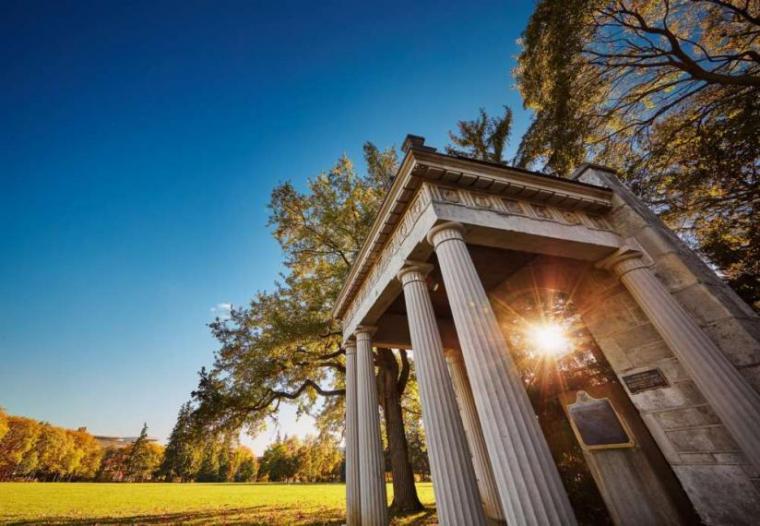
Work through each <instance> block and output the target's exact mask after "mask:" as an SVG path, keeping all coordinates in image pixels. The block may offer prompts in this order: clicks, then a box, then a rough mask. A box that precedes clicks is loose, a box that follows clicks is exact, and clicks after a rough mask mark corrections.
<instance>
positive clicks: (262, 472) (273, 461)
mask: <svg viewBox="0 0 760 526" xmlns="http://www.w3.org/2000/svg"><path fill="white" fill-rule="evenodd" d="M300 449H301V443H300V441H299V440H298V438H296V437H291V438H288V437H285V438H284V439H280V438H279V437H278V439H277V440H276V441H275V442H273V443H272V444H270V445H269V446H268V447H267V448H266V450H264V455H263V456H262V457H261V465H260V466H259V476H261V477H263V479H264V480H269V481H271V482H291V481H294V479H295V478H296V475H298V472H299V470H300V469H301V463H302V462H303V458H302V457H301V455H300V454H299V453H300Z"/></svg>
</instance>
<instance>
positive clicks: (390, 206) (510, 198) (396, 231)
mask: <svg viewBox="0 0 760 526" xmlns="http://www.w3.org/2000/svg"><path fill="white" fill-rule="evenodd" d="M611 198H612V193H611V192H610V190H608V189H606V188H604V187H600V186H597V185H593V184H588V183H581V182H577V181H570V180H567V179H560V178H557V177H551V176H547V175H543V174H537V173H532V172H527V171H523V170H518V169H514V168H509V167H506V166H500V165H494V164H491V163H482V162H478V161H472V160H466V159H458V158H452V157H450V156H445V155H441V154H437V153H435V152H431V151H426V150H417V149H411V150H410V151H409V152H408V153H407V156H406V157H405V158H404V161H403V163H402V165H401V168H400V169H399V173H398V175H397V177H396V179H395V181H394V184H393V185H392V187H391V189H390V190H389V193H388V197H387V198H386V199H385V201H384V202H383V205H382V206H381V209H380V212H379V214H378V218H377V220H376V221H375V224H374V225H373V228H372V230H371V232H370V235H369V236H368V238H367V240H366V242H365V244H364V246H363V247H362V250H361V251H360V253H359V255H358V257H357V260H356V262H355V263H354V265H353V267H352V269H351V272H350V273H349V276H348V279H347V280H346V284H345V285H344V287H343V290H342V291H341V294H340V295H339V297H338V300H337V302H336V306H335V309H334V311H333V314H334V316H335V317H336V318H337V319H340V320H343V327H344V337H346V338H347V337H349V336H350V334H351V332H352V331H353V329H355V328H356V326H357V325H359V324H360V323H362V322H364V321H366V320H364V319H363V318H364V317H365V315H366V314H367V312H368V311H369V309H370V307H372V305H366V303H367V300H368V299H369V300H371V301H370V302H369V303H373V302H374V301H375V300H376V298H377V297H378V296H379V295H380V293H381V292H382V291H383V290H384V289H385V288H386V287H387V286H388V284H389V283H391V282H392V281H393V280H394V276H395V273H396V272H398V270H400V268H401V267H400V265H401V262H402V261H403V260H404V259H405V258H408V257H410V256H411V252H412V251H413V250H414V249H415V247H416V246H417V244H418V243H420V242H422V241H424V234H423V235H422V236H420V235H415V236H410V234H411V233H412V231H413V230H414V228H415V226H416V225H417V223H418V221H419V219H420V217H421V216H422V215H423V212H425V211H426V210H428V205H430V204H431V203H435V204H440V205H456V206H461V207H465V208H467V209H471V210H474V211H480V212H494V213H497V214H500V215H502V216H514V217H521V218H524V219H527V220H531V221H538V222H549V223H554V224H558V225H564V226H573V227H585V228H586V229H588V230H589V231H597V232H599V233H604V234H606V235H605V236H601V238H600V239H599V240H594V239H592V238H591V237H589V239H587V240H585V239H583V237H581V238H580V239H578V240H575V239H574V240H573V241H580V242H583V241H588V242H590V243H594V244H600V245H603V246H608V247H610V248H611V249H614V248H617V247H619V246H620V244H621V242H620V241H619V239H618V238H617V236H616V235H615V234H613V233H612V232H611V229H610V225H609V223H608V221H607V220H606V219H605V218H604V214H605V213H606V212H607V211H609V210H610V208H611V206H612V201H611ZM448 215H449V214H446V213H445V211H444V210H442V209H440V208H438V209H436V210H435V211H434V212H432V213H431V214H430V217H427V218H426V219H427V221H423V223H425V225H424V226H423V227H421V228H424V229H425V230H427V229H429V228H430V227H432V226H433V224H432V223H430V222H431V221H432V222H433V223H434V222H435V221H436V220H447V219H451V220H456V218H455V217H447V216H448ZM428 223H430V224H428ZM537 232H541V229H540V228H539V229H538V230H537ZM410 237H411V238H413V239H414V242H412V243H408V244H407V246H404V244H405V242H406V241H407V239H408V238H410ZM559 237H560V238H562V235H561V234H559ZM402 246H403V248H402ZM392 259H393V260H396V264H395V265H392V267H393V268H392V269H389V266H390V264H391V260H392Z"/></svg>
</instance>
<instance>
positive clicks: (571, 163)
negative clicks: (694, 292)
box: [515, 0, 760, 308]
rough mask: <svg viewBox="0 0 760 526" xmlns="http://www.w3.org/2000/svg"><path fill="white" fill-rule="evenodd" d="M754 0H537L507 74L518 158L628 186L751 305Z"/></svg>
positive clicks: (759, 131) (758, 83) (757, 279)
mask: <svg viewBox="0 0 760 526" xmlns="http://www.w3.org/2000/svg"><path fill="white" fill-rule="evenodd" d="M758 38H760V4H758V3H756V2H755V3H753V2H745V1H737V0H730V1H722V0H694V1H687V0H660V1H656V2H652V1H638V0H628V1H623V0H618V1H600V0H567V1H565V0H541V1H540V2H538V4H537V6H536V9H535V11H534V13H533V15H532V16H531V18H530V21H529V23H528V26H527V28H526V29H525V31H524V33H523V36H522V47H523V49H522V53H521V54H520V57H519V59H518V66H517V68H516V70H515V77H516V79H517V85H518V87H519V89H520V92H521V94H522V96H523V99H524V103H525V106H526V107H527V108H529V109H532V110H533V111H534V118H533V121H532V123H531V126H530V128H529V130H528V131H527V133H526V134H525V136H524V137H523V139H522V141H521V144H520V147H519V149H518V154H517V159H516V161H517V163H518V164H519V165H522V166H537V167H539V168H541V169H544V170H545V171H548V172H552V173H555V174H558V175H564V176H566V175H569V173H570V172H571V170H572V169H573V168H574V167H575V166H577V165H578V164H580V163H581V162H582V161H584V160H594V161H596V162H600V163H603V164H606V165H608V166H612V167H614V168H617V169H618V170H619V171H620V174H621V176H622V177H623V178H625V179H626V180H627V181H628V183H629V184H630V186H631V187H632V188H633V189H634V191H636V192H637V193H638V194H639V195H640V196H641V197H643V198H644V199H645V200H646V201H647V202H648V203H649V204H650V205H652V206H653V207H654V208H655V209H656V210H657V211H658V212H659V213H660V214H661V216H662V217H663V218H664V219H665V220H666V221H667V222H668V223H669V224H670V226H671V227H674V228H675V229H676V230H679V231H680V233H681V234H682V236H683V237H684V238H685V239H686V240H687V241H689V242H691V243H692V244H693V245H694V246H695V247H696V248H698V249H699V250H700V251H701V252H702V254H703V255H705V256H706V257H707V258H708V259H709V260H711V261H712V262H713V263H714V264H716V265H717V266H718V267H719V268H720V270H721V271H722V272H723V273H724V275H725V276H726V278H727V280H728V281H729V283H730V284H731V285H732V286H733V287H734V289H735V290H736V291H737V292H738V293H739V294H740V295H741V296H742V297H744V299H745V300H746V301H748V302H749V303H750V304H753V303H754V304H755V306H756V308H757V307H758V306H760V305H759V304H758V303H757V302H758V300H760V263H758V262H759V261H760V235H759V234H758V233H757V229H756V228H753V217H755V216H756V215H757V213H758V206H759V205H760V184H758V168H759V166H760V162H759V160H760V53H759V51H758V49H759V48H758V43H757V42H758Z"/></svg>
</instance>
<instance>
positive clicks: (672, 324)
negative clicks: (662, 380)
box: [597, 247, 760, 469]
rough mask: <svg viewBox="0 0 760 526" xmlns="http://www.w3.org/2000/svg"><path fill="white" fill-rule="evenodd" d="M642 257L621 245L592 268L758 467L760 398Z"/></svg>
mask: <svg viewBox="0 0 760 526" xmlns="http://www.w3.org/2000/svg"><path fill="white" fill-rule="evenodd" d="M641 255H642V254H641V252H639V251H638V250H634V249H632V248H628V247H625V248H622V249H620V250H618V251H617V252H616V253H614V254H612V255H611V256H609V257H608V258H605V259H604V260H602V261H600V262H599V263H598V264H597V266H598V267H600V268H604V269H608V270H611V271H613V272H614V273H615V274H616V275H617V276H618V277H619V278H620V281H621V282H622V283H623V285H624V286H625V288H626V289H628V292H630V293H631V296H633V297H634V299H635V300H636V303H638V305H639V307H641V310H643V311H644V313H645V314H646V315H647V317H648V318H649V321H651V322H652V325H654V326H655V328H656V329H657V332H659V333H660V336H662V339H663V340H665V343H667V344H668V347H669V348H670V350H671V351H673V354H675V355H676V357H677V358H678V361H679V362H680V363H681V365H683V368H684V369H685V370H686V372H687V373H688V374H689V376H690V377H691V378H692V380H694V383H695V384H696V385H697V387H699V390H700V391H701V392H702V394H703V395H704V397H705V399H706V400H707V402H708V403H709V404H710V406H712V408H713V409H714V410H715V412H716V413H717V415H718V416H719V417H720V419H721V421H722V422H723V424H724V425H725V426H726V428H727V429H728V430H729V432H730V433H731V435H732V436H733V438H734V440H736V443H737V444H738V445H739V447H740V448H741V450H742V451H743V452H744V454H745V455H746V456H747V459H748V460H749V461H750V462H751V463H752V464H753V465H754V466H755V467H756V468H758V469H760V395H759V394H758V393H757V391H755V390H754V389H753V388H752V387H751V386H750V385H749V384H748V383H747V380H746V379H745V378H744V377H743V376H742V375H741V373H739V371H738V370H737V369H736V367H734V365H733V364H732V363H731V362H730V361H729V360H728V358H727V357H726V355H724V354H723V353H722V352H721V351H720V349H718V347H717V346H716V345H715V344H714V343H713V341H712V340H711V339H710V338H709V337H708V336H707V334H706V333H705V332H704V331H703V330H702V328H701V327H700V326H699V325H697V323H696V322H695V321H694V320H693V319H692V318H691V316H689V314H688V313H687V312H686V311H685V310H684V309H683V307H681V305H680V304H679V303H678V302H677V301H676V299H675V298H673V296H672V295H671V294H670V292H668V290H667V289H666V288H665V286H664V285H663V284H662V283H660V280H658V279H657V277H655V275H654V274H653V273H652V271H651V270H649V268H648V266H647V264H646V262H645V261H644V260H643V259H642V258H641Z"/></svg>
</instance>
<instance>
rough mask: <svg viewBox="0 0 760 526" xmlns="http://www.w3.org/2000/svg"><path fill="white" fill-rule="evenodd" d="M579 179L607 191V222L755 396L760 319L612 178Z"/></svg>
mask: <svg viewBox="0 0 760 526" xmlns="http://www.w3.org/2000/svg"><path fill="white" fill-rule="evenodd" d="M578 179H579V180H581V181H584V182H588V183H593V184H599V185H603V186H607V187H609V188H612V189H613V190H614V192H615V195H614V197H613V200H612V201H613V209H612V210H611V212H610V213H609V214H608V216H607V219H608V220H609V221H610V223H611V224H612V225H613V227H614V229H615V231H616V232H617V233H618V234H619V235H621V236H622V237H624V238H632V239H634V240H635V241H636V242H637V243H638V244H639V245H641V247H642V248H643V249H644V250H645V251H646V253H647V254H648V255H649V256H650V257H651V258H652V260H653V261H654V268H653V270H654V272H655V274H656V275H657V277H658V278H659V279H660V281H662V283H663V284H664V285H665V286H666V287H667V288H668V290H670V292H671V294H673V296H674V297H675V298H676V299H677V300H678V302H679V303H680V304H681V305H682V306H683V307H684V308H685V309H686V310H687V312H689V313H690V314H691V315H692V316H693V317H694V319H695V320H696V321H697V322H698V323H699V325H700V326H701V327H702V328H703V329H704V330H705V332H706V333H707V334H708V335H709V336H710V338H711V339H712V340H713V342H715V344H716V345H717V346H718V348H719V349H721V351H723V353H724V354H725V355H726V356H728V358H729V359H730V360H731V362H732V363H733V364H734V365H735V366H736V367H737V368H738V369H739V370H740V371H741V372H742V374H743V375H744V376H745V377H746V378H747V380H748V381H749V382H750V383H751V384H752V386H753V387H754V388H755V389H756V390H758V391H759V392H760V318H758V316H757V314H756V313H755V312H754V311H753V310H752V308H751V307H750V306H749V305H747V304H746V303H745V302H744V301H743V300H742V299H741V298H739V297H738V296H737V295H736V294H735V293H734V291H733V290H732V289H731V288H730V287H728V286H727V285H726V284H725V283H724V282H723V281H722V280H721V279H720V278H719V277H718V276H717V275H716V274H715V272H713V270H712V269H711V268H710V267H709V266H708V265H706V264H705V263H704V261H702V260H701V259H700V258H699V257H698V256H697V255H696V254H695V253H694V252H693V251H692V250H690V249H689V247H688V246H687V245H686V244H685V243H684V242H683V241H682V240H681V239H679V238H678V236H676V235H675V234H674V233H673V232H672V231H671V230H670V229H669V228H667V227H666V226H665V225H664V224H663V222H662V221H661V220H660V219H659V218H658V217H657V216H656V215H655V214H654V213H653V212H652V211H651V210H650V209H649V208H647V207H646V206H645V205H644V204H643V203H641V202H640V201H639V200H638V199H637V198H636V197H635V196H634V195H633V193H632V192H631V191H630V190H628V188H626V187H625V186H624V185H623V184H622V183H621V182H620V181H619V180H618V179H617V177H615V175H614V174H612V173H610V172H607V171H603V170H601V169H596V168H593V167H590V168H586V169H585V170H583V171H579V177H578Z"/></svg>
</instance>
